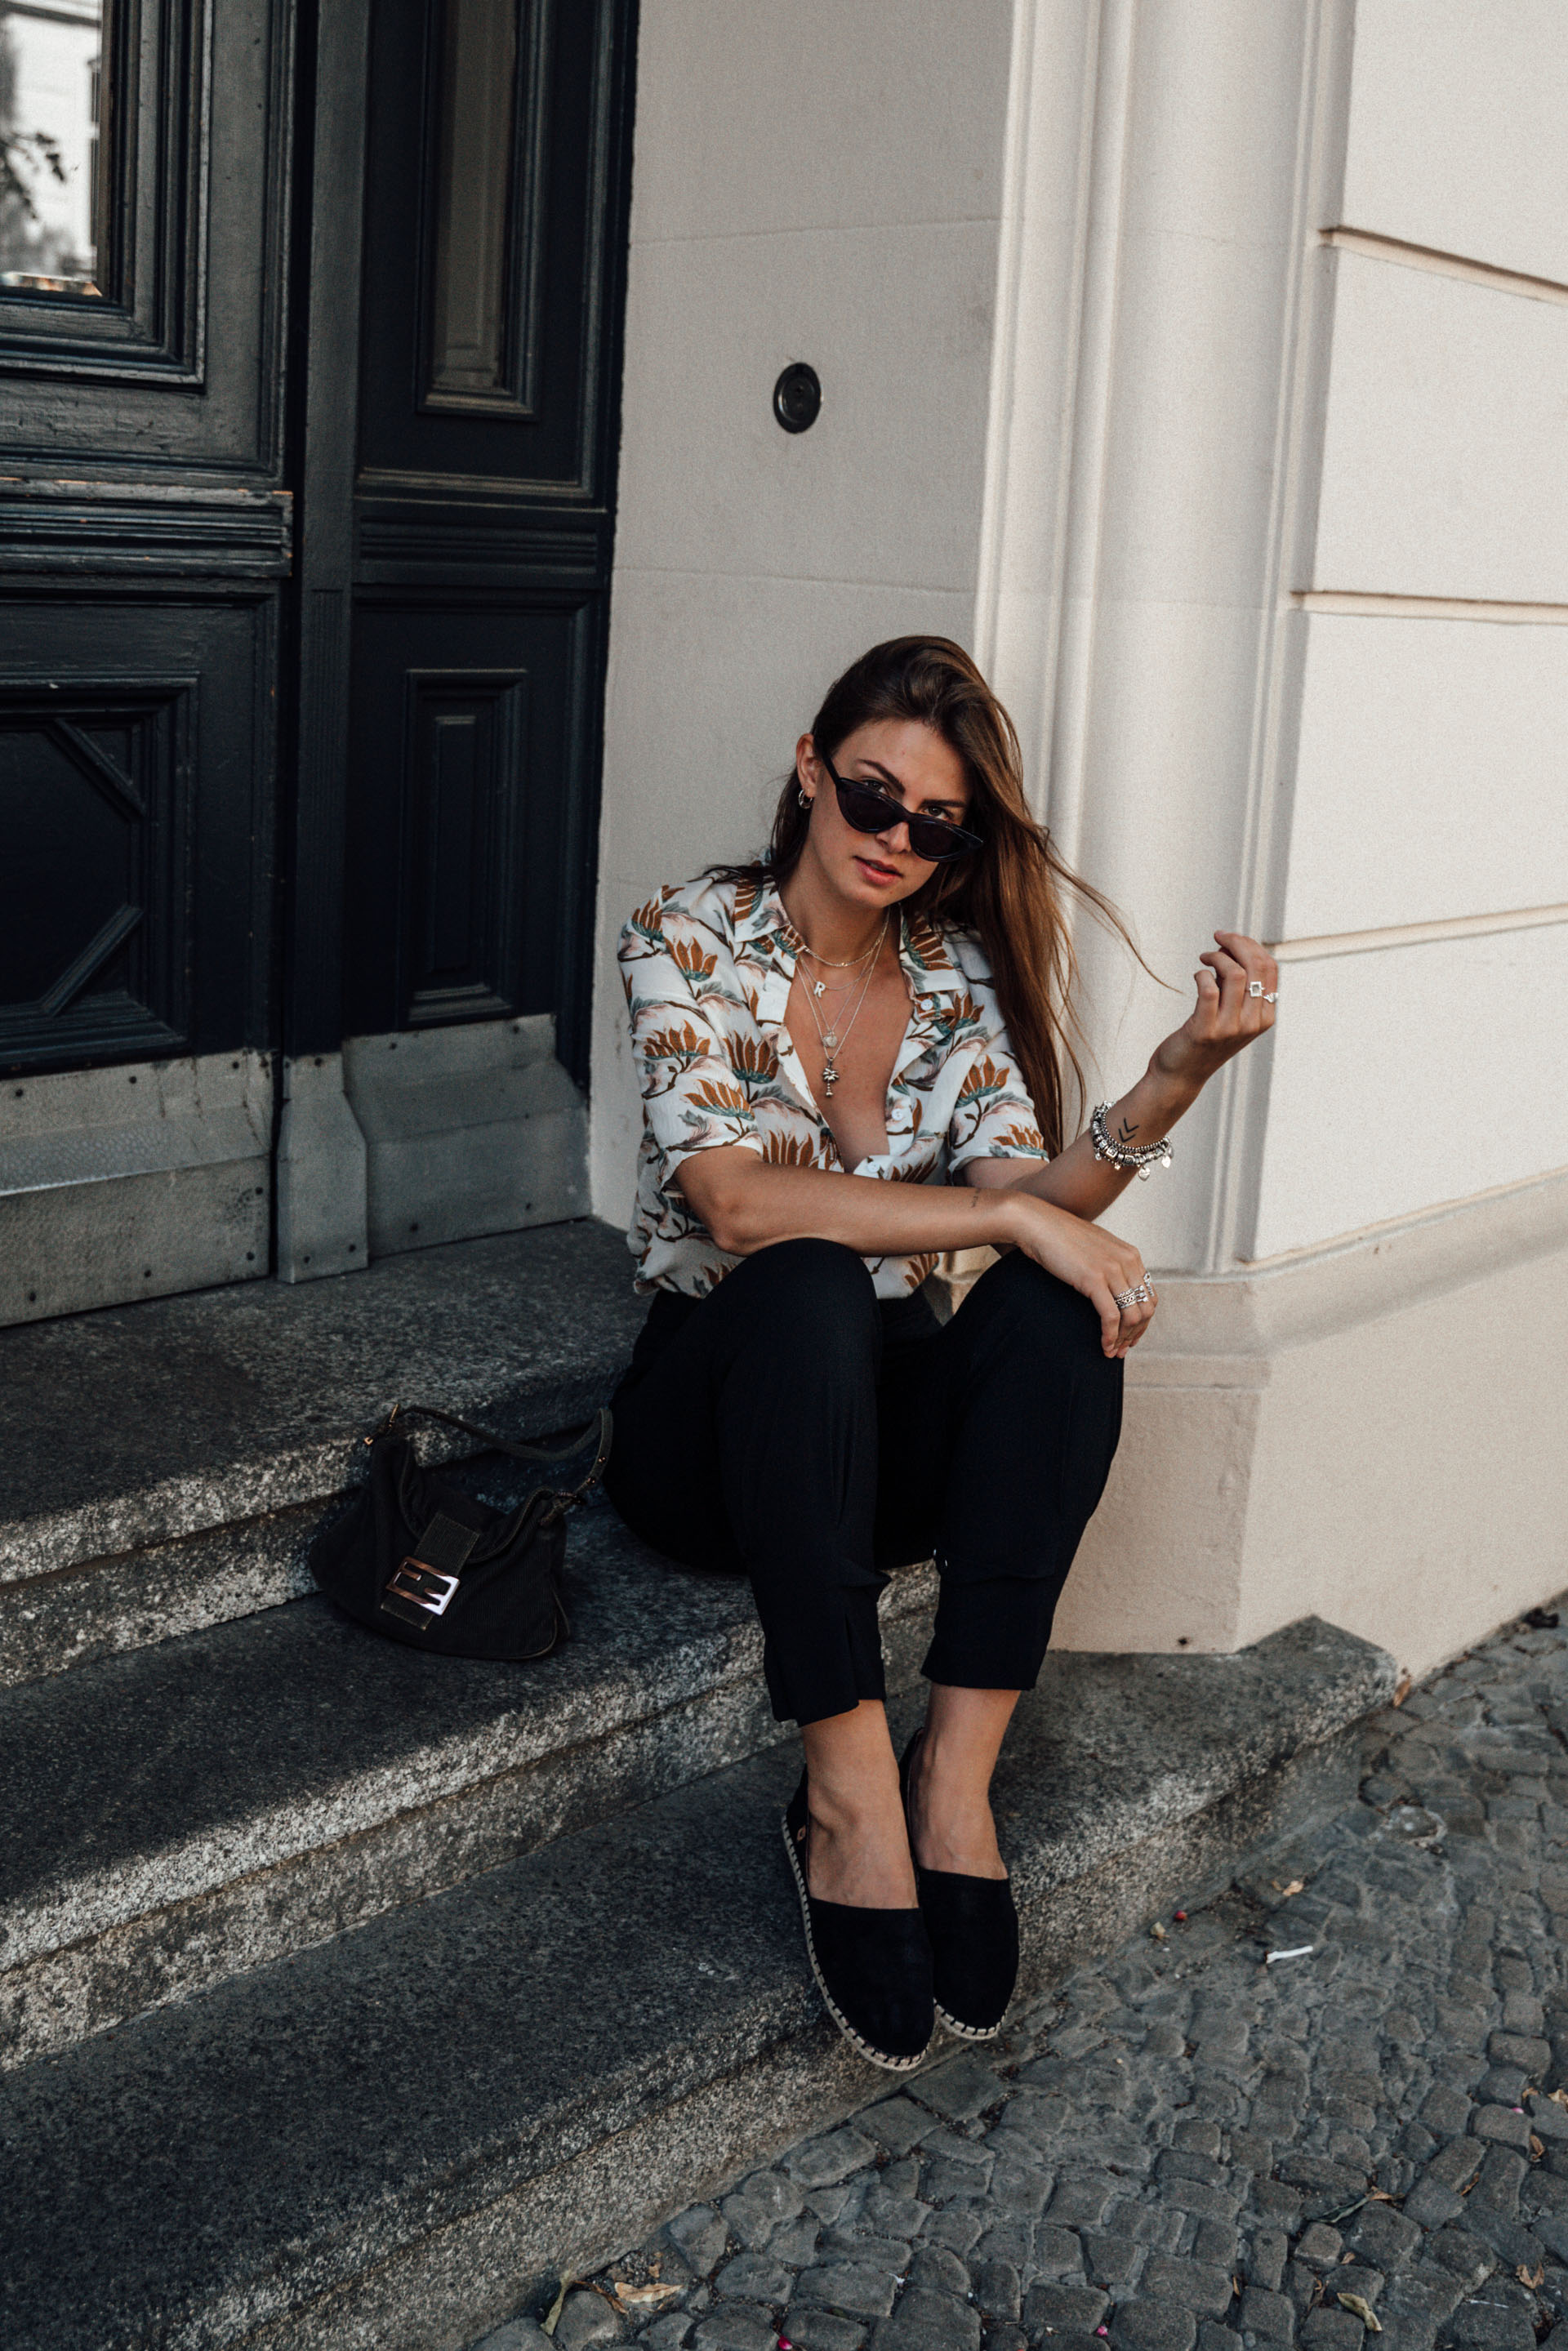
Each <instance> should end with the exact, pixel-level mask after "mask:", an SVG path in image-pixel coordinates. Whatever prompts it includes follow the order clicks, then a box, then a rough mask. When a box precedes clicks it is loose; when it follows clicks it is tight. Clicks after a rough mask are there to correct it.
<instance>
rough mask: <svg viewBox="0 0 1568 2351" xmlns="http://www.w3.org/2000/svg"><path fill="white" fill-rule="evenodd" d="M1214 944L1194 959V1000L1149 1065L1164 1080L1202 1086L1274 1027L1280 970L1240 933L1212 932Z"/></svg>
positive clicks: (1264, 951) (1269, 956)
mask: <svg viewBox="0 0 1568 2351" xmlns="http://www.w3.org/2000/svg"><path fill="white" fill-rule="evenodd" d="M1214 935H1215V939H1216V941H1217V942H1218V945H1217V946H1216V947H1215V948H1213V949H1211V950H1210V952H1209V953H1208V954H1207V955H1204V956H1199V957H1198V965H1199V968H1198V969H1197V971H1196V972H1195V973H1194V974H1193V977H1194V979H1195V980H1196V981H1197V1003H1196V1004H1195V1005H1194V1007H1193V1008H1192V1011H1191V1013H1190V1015H1189V1016H1188V1018H1187V1019H1186V1020H1184V1021H1183V1022H1182V1025H1181V1027H1180V1028H1179V1029H1173V1030H1172V1032H1171V1034H1170V1035H1169V1036H1168V1037H1167V1038H1166V1040H1165V1043H1164V1044H1163V1045H1160V1046H1158V1047H1157V1048H1156V1049H1155V1056H1154V1060H1153V1062H1152V1063H1151V1067H1152V1068H1153V1069H1155V1070H1156V1071H1158V1072H1159V1074H1160V1075H1161V1076H1162V1077H1165V1078H1175V1079H1177V1080H1180V1081H1185V1082H1186V1083H1187V1084H1188V1085H1194V1086H1201V1085H1204V1084H1206V1083H1207V1081H1208V1080H1209V1079H1210V1078H1211V1077H1212V1076H1213V1075H1214V1072H1215V1071H1216V1070H1218V1069H1220V1068H1222V1067H1223V1066H1224V1064H1225V1063H1226V1062H1227V1061H1229V1060H1230V1058H1231V1056H1232V1054H1235V1053H1239V1052H1240V1050H1241V1049H1242V1047H1243V1046H1244V1045H1250V1044H1251V1042H1252V1040H1253V1039H1254V1038H1255V1037H1261V1036H1262V1035H1263V1034H1264V1033H1265V1031H1266V1030H1268V1029H1271V1028H1272V1027H1273V1026H1274V998H1275V996H1276V995H1277V993H1278V991H1279V986H1280V967H1279V966H1278V964H1277V963H1276V962H1275V961H1274V958H1273V956H1271V955H1270V953H1269V950H1268V948H1267V947H1265V946H1260V945H1259V943H1258V941H1257V940H1256V939H1249V938H1248V937H1247V936H1246V935H1244V934H1243V933H1242V932H1240V931H1216V933H1215V934H1214Z"/></svg>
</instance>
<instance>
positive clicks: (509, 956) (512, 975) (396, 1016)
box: [345, 599, 583, 1036]
mask: <svg viewBox="0 0 1568 2351" xmlns="http://www.w3.org/2000/svg"><path fill="white" fill-rule="evenodd" d="M582 623H583V615H582V612H581V611H577V612H573V611H537V610H533V609H530V607H529V605H528V603H527V602H526V601H522V600H521V599H518V600H517V601H506V602H502V603H499V604H496V605H492V604H489V603H486V605H484V606H483V607H476V606H475V605H474V604H471V603H467V602H461V601H457V602H454V603H451V604H449V605H448V606H447V607H446V608H445V609H441V608H439V607H436V606H434V605H433V604H431V603H428V602H425V601H423V600H421V601H418V602H417V603H413V604H411V605H409V606H397V605H393V606H391V607H388V606H384V605H380V604H378V605H372V606H371V607H370V608H369V609H361V613H360V616H359V622H358V628H357V632H356V644H355V675H354V681H353V693H354V699H355V704H356V707H357V710H358V713H359V717H358V723H357V724H356V726H355V728H354V737H353V754H352V767H351V770H350V788H351V790H352V792H353V796H354V801H355V804H356V806H357V807H358V808H359V810H361V812H362V816H363V826H362V831H361V834H360V836H359V840H360V848H359V852H358V853H357V854H356V856H355V857H354V859H353V860H352V861H351V862H350V882H349V915H348V958H347V964H348V968H347V975H346V985H345V994H346V1026H347V1033H348V1034H349V1035H350V1036H364V1035H379V1034H382V1033H383V1032H385V1031H388V1030H391V1029H413V1028H423V1027H428V1026H430V1025H432V1024H433V1023H436V1022H442V1021H450V1020H465V1019H506V1018H509V1017H511V1016H513V1015H516V1014H519V1013H535V1012H553V1011H555V1010H556V1008H557V1007H558V1004H559V1000H560V989H561V980H562V975H561V971H560V968H559V912H560V909H559V890H560V875H561V872H562V869H563V865H564V863H565V859H566V849H567V843H566V840H565V838H564V831H565V828H564V822H563V820H564V818H565V815H566V810H565V808H564V806H563V803H562V799H561V796H560V793H559V789H557V788H556V787H557V785H558V782H559V778H561V777H562V776H563V775H565V774H567V773H569V772H570V768H571V765H572V759H571V744H570V739H569V723H570V708H571V705H572V702H573V700H574V699H575V689H576V674H577V672H578V670H579V668H580V645H581V638H582Z"/></svg>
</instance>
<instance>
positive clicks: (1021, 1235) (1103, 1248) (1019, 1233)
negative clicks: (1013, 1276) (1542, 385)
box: [1005, 1192, 1158, 1357]
mask: <svg viewBox="0 0 1568 2351" xmlns="http://www.w3.org/2000/svg"><path fill="white" fill-rule="evenodd" d="M1005 1216H1006V1222H1007V1227H1008V1230H1007V1233H1006V1238H1007V1239H1009V1241H1011V1242H1012V1243H1013V1244H1014V1246H1015V1247H1016V1248H1018V1249H1022V1250H1023V1252H1024V1254H1025V1256H1026V1257H1031V1258H1033V1259H1034V1261H1035V1263H1036V1265H1040V1266H1043V1267H1044V1268H1045V1270H1046V1272H1047V1273H1052V1274H1054V1275H1055V1276H1056V1279H1057V1280H1058V1281H1065V1282H1066V1283H1067V1285H1068V1287H1069V1288H1070V1289H1071V1290H1077V1291H1078V1292H1079V1293H1080V1295H1081V1296H1082V1297H1084V1298H1086V1299H1087V1300H1088V1301H1089V1303H1090V1304H1091V1306H1092V1307H1093V1309H1094V1311H1095V1312H1096V1314H1098V1315H1099V1317H1100V1343H1101V1345H1102V1347H1103V1349H1104V1351H1105V1353H1106V1354H1107V1355H1110V1356H1113V1357H1120V1356H1123V1355H1124V1354H1126V1353H1127V1351H1128V1349H1129V1348H1131V1347H1135V1346H1136V1345H1137V1343H1138V1342H1139V1340H1140V1339H1141V1338H1142V1337H1143V1335H1144V1333H1145V1331H1146V1330H1147V1329H1148V1327H1149V1324H1150V1322H1152V1321H1153V1319H1154V1312H1155V1305H1156V1304H1157V1302H1158V1301H1157V1300H1156V1299H1155V1294H1154V1290H1153V1287H1152V1286H1150V1288H1149V1296H1148V1301H1147V1303H1146V1304H1141V1305H1135V1306H1118V1305H1117V1303H1116V1296H1117V1293H1118V1292H1119V1291H1122V1292H1124V1291H1126V1290H1136V1289H1138V1288H1139V1287H1140V1286H1141V1285H1144V1284H1145V1283H1146V1282H1147V1276H1146V1275H1145V1271H1144V1260H1143V1259H1142V1258H1141V1257H1140V1256H1139V1254H1138V1252H1137V1250H1136V1249H1134V1247H1133V1244H1132V1242H1131V1241H1121V1240H1118V1239H1117V1238H1116V1236H1115V1234H1114V1233H1108V1232H1106V1231H1105V1230H1104V1228H1103V1227H1102V1226H1100V1225H1091V1224H1086V1223H1085V1222H1084V1220H1083V1218H1082V1217H1075V1216H1073V1215H1072V1214H1071V1210H1069V1209H1067V1208H1058V1207H1053V1206H1052V1205H1051V1202H1050V1201H1049V1200H1040V1199H1037V1198H1035V1196H1033V1194H1032V1193H1029V1192H1009V1193H1007V1194H1006V1196H1005Z"/></svg>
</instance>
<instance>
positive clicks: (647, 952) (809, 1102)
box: [619, 877, 1046, 1298]
mask: <svg viewBox="0 0 1568 2351" xmlns="http://www.w3.org/2000/svg"><path fill="white" fill-rule="evenodd" d="M899 933H900V935H899V949H898V955H899V962H900V964H901V965H902V967H903V970H904V981H905V984H906V986H907V987H908V989H909V998H910V1013H909V1026H908V1028H907V1029H906V1030H905V1032H904V1040H903V1043H902V1044H901V1045H900V1047H899V1050H898V1058H897V1060H896V1061H895V1062H894V1070H893V1076H892V1079H891V1080H890V1081H889V1084H888V1090H887V1104H886V1119H887V1149H886V1150H885V1151H884V1152H879V1153H877V1154H876V1155H873V1156H872V1157H870V1158H866V1159H862V1160H860V1161H858V1162H857V1164H856V1165H855V1167H854V1170H853V1172H854V1174H855V1175H857V1176H868V1177H872V1178H874V1179H877V1180H879V1181H881V1182H883V1183H889V1184H944V1183H947V1182H949V1181H950V1180H951V1179H952V1177H953V1176H954V1175H956V1173H957V1171H958V1170H959V1169H960V1168H962V1167H965V1166H967V1165H968V1163H969V1162H970V1161H971V1160H973V1159H1037V1160H1043V1159H1044V1158H1045V1156H1046V1151H1045V1145H1044V1143H1043V1141H1042V1139H1041V1135H1040V1125H1039V1122H1038V1121H1037V1119H1036V1116H1035V1111H1034V1104H1033V1103H1032V1102H1031V1101H1030V1095H1029V1091H1028V1089H1027V1087H1026V1086H1025V1084H1024V1082H1023V1079H1022V1076H1021V1075H1020V1073H1019V1069H1018V1065H1017V1062H1016V1061H1015V1059H1014V1055H1013V1049H1012V1046H1011V1043H1010V1041H1009V1037H1008V1033H1007V1028H1006V1025H1005V1023H1004V1021H1003V1019H1002V1016H1001V1012H1000V1009H999V1008H998V1003H997V998H996V995H995V993H994V991H993V989H992V987H991V982H990V973H989V971H988V968H987V965H986V960H985V956H983V954H982V953H981V950H980V946H979V943H978V941H977V939H976V938H975V937H974V936H973V935H972V934H970V933H968V932H967V931H957V930H945V929H941V928H939V927H938V926H937V925H935V924H933V923H932V922H930V921H929V920H928V919H927V918H926V917H925V916H923V915H916V916H915V917H913V918H911V917H910V916H909V915H907V914H901V915H900V917H899ZM801 944H802V943H801V940H800V935H799V934H798V932H797V931H796V930H795V927H794V925H792V924H791V922H790V920H789V915H788V914H786V913H785V911H784V906H783V902H782V900H781V899H780V898H779V893H778V891H777V890H776V889H774V888H773V886H772V885H771V884H770V883H762V884H760V885H759V884H757V883H749V882H742V883H737V882H724V881H715V880H712V879H709V878H707V877H699V878H698V879H697V880H696V881H695V882H685V883H679V884H672V885H671V886H669V887H667V888H665V889H663V890H661V891H660V893H659V894H658V896H657V897H656V898H652V899H650V900H649V902H648V904H646V905H645V906H640V907H639V908H638V909H637V911H636V913H635V914H633V915H632V918H631V920H630V921H629V922H628V923H627V925H626V926H625V928H624V930H623V931H622V934H621V944H620V950H619V959H620V965H621V976H622V980H623V981H624V983H625V987H626V998H627V1003H628V1005H629V1007H630V1010H631V1021H632V1054H633V1057H634V1059H635V1062H636V1068H637V1076H638V1082H639V1084H640V1086H641V1088H642V1093H643V1139H642V1144H641V1146H640V1148H639V1151H638V1157H637V1203H636V1207H635V1209H634V1211H633V1213H632V1226H631V1230H630V1232H629V1233H628V1235H627V1242H628V1246H629V1247H630V1249H631V1250H632V1255H633V1257H634V1258H635V1259H636V1260H637V1275H636V1284H637V1288H638V1289H639V1290H681V1291H684V1292H685V1294H686V1295H687V1296H688V1297H694V1298H701V1297H704V1296H706V1293H707V1291H708V1290H711V1289H712V1288H713V1286H714V1284H715V1283H716V1282H717V1281H720V1280H723V1278H724V1276H725V1275H726V1274H727V1272H728V1271H729V1270H730V1268H731V1267H732V1266H733V1265H735V1264H737V1262H738V1259H736V1258H734V1257H730V1256H727V1255H726V1253H725V1252H724V1251H723V1250H722V1249H719V1248H718V1246H717V1245H716V1242H715V1240H714V1238H713V1236H712V1234H711V1233H710V1232H709V1231H708V1229H707V1228H706V1225H704V1224H703V1222H702V1221H701V1219H700V1218H699V1217H697V1216H696V1215H695V1213H694V1211H693V1210H692V1208H691V1207H689V1206H688V1205H687V1202H686V1200H685V1196H684V1195H683V1193H682V1191H681V1189H680V1186H679V1185H678V1184H676V1183H675V1182H674V1175H675V1173H676V1170H677V1169H678V1168H679V1167H680V1166H681V1165H682V1164H683V1162H684V1161H685V1160H687V1159H689V1158H690V1157H691V1156H692V1155H693V1154H694V1153H695V1152H698V1151H712V1150H715V1149H716V1148H718V1147H719V1146H720V1145H722V1144H739V1145H740V1147H741V1148H742V1149H743V1150H747V1151H755V1152H756V1154H757V1155H758V1158H759V1159H763V1160H765V1161H767V1162H768V1165H770V1166H775V1167H821V1168H826V1169H829V1170H832V1171H835V1172H837V1173H839V1174H842V1173H844V1172H845V1170H844V1166H843V1162H842V1161H841V1158H840V1156H839V1152H838V1146H837V1144H835V1143H834V1141H833V1136H832V1130H831V1128H830V1126H829V1125H828V1123H827V1121H826V1119H825V1118H824V1117H823V1116H822V1113H821V1111H820V1110H819V1109H818V1107H817V1104H816V1102H815V1101H814V1099H813V1097H812V1094H811V1089H810V1083H809V1082H808V1080H807V1077H806V1072H805V1069H804V1066H803V1065H802V1063H801V1061H800V1056H799V1054H798V1053H797V1052H796V1050H795V1047H794V1044H793V1042H792V1041H791V1039H790V1036H789V1029H788V1028H787V1027H786V1025H785V1008H786V1006H787V1004H788V1001H789V987H790V982H791V981H792V979H793V978H794V975H795V958H796V956H797V955H798V954H799V952H800V946H801ZM865 1263H866V1266H867V1268H868V1270H869V1271H870V1272H871V1275H872V1278H873V1282H874V1284H875V1287H876V1293H877V1295H878V1297H879V1298H902V1297H904V1296H905V1295H906V1294H907V1293H908V1292H909V1291H911V1290H917V1289H918V1288H919V1286H920V1284H921V1283H922V1282H923V1281H924V1280H925V1277H926V1275H927V1274H928V1273H929V1272H930V1271H931V1270H932V1268H933V1267H934V1266H935V1265H936V1256H935V1255H934V1254H932V1255H922V1256H916V1257H868V1258H867V1259H865Z"/></svg>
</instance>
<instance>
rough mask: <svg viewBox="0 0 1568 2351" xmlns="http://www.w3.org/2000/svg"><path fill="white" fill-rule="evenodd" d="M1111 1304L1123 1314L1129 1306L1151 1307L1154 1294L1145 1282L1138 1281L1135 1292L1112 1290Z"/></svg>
mask: <svg viewBox="0 0 1568 2351" xmlns="http://www.w3.org/2000/svg"><path fill="white" fill-rule="evenodd" d="M1111 1303H1112V1304H1113V1306H1119V1307H1120V1308H1121V1310H1122V1311H1123V1313H1125V1312H1126V1311H1127V1309H1128V1307H1129V1306H1151V1305H1153V1303H1154V1293H1153V1291H1152V1290H1150V1288H1149V1285H1148V1283H1147V1282H1146V1281H1140V1282H1139V1284H1138V1286H1137V1288H1136V1289H1135V1290H1113V1291H1112V1292H1111Z"/></svg>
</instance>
